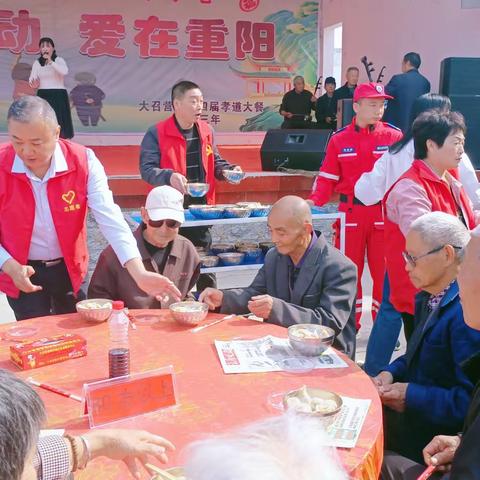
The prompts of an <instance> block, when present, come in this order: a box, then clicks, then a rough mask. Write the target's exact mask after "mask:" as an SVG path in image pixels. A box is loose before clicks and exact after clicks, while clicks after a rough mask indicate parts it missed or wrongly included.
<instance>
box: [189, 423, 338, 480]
mask: <svg viewBox="0 0 480 480" xmlns="http://www.w3.org/2000/svg"><path fill="white" fill-rule="evenodd" d="M306 439H308V440H307V441H306ZM326 443H327V440H326V436H325V432H324V431H323V430H322V428H321V426H320V428H319V423H318V421H316V419H315V418H312V417H308V416H301V415H292V414H287V415H283V416H281V417H273V418H269V419H267V420H262V421H261V422H258V423H255V424H253V425H249V426H247V427H244V428H242V429H241V430H239V431H237V432H233V433H230V434H227V435H222V436H218V437H217V438H215V437H214V438H211V439H207V440H203V441H200V442H197V443H194V444H192V445H191V446H190V447H189V449H188V450H187V454H186V455H185V456H186V458H187V461H186V465H185V473H186V476H187V478H189V479H191V480H226V479H228V480H319V479H321V480H346V479H347V478H348V475H347V473H346V472H345V470H344V469H343V467H342V466H341V465H340V463H339V461H338V456H337V455H335V453H334V451H333V449H330V448H328V447H325V444H326Z"/></svg>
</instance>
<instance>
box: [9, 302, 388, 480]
mask: <svg viewBox="0 0 480 480" xmlns="http://www.w3.org/2000/svg"><path fill="white" fill-rule="evenodd" d="M130 312H131V314H132V316H133V318H140V316H141V315H142V314H145V315H149V316H155V317H156V318H155V319H154V320H156V322H155V323H153V324H149V325H140V324H139V323H137V324H136V328H134V329H133V328H131V329H130V330H129V341H130V359H131V360H130V361H131V369H130V371H131V373H140V372H146V371H151V370H156V369H159V368H161V367H165V366H169V365H172V366H173V370H174V373H175V383H176V388H177V405H176V406H174V407H171V408H168V409H165V410H159V411H157V412H152V413H147V414H144V415H141V416H137V417H134V418H130V419H126V420H123V421H122V422H120V423H118V424H116V425H115V426H117V427H119V428H140V429H145V430H148V431H151V432H153V433H156V434H159V435H162V436H163V437H165V438H168V439H169V440H170V441H172V442H173V443H174V444H175V445H176V451H175V452H173V453H170V454H169V464H168V466H167V467H165V468H168V467H173V466H177V465H181V464H182V461H183V460H184V453H183V454H182V450H183V449H184V447H186V446H187V445H188V444H189V443H191V442H192V441H195V440H199V439H202V438H205V437H206V436H208V435H215V434H220V433H225V432H228V431H232V430H233V429H235V428H238V427H240V426H244V425H246V424H249V423H252V422H255V421H259V420H261V419H265V418H267V417H272V416H275V415H280V414H281V413H280V412H279V411H278V410H276V409H275V408H273V407H272V401H271V398H272V394H276V393H277V394H278V393H282V392H288V391H291V390H295V389H298V388H301V387H302V386H303V385H306V386H308V387H314V388H322V389H325V390H330V391H334V392H336V393H337V394H339V395H343V396H348V397H353V398H361V399H369V400H371V404H370V408H369V411H368V414H367V417H366V420H365V423H364V425H363V428H362V430H361V433H360V436H359V439H358V442H357V444H356V446H355V448H351V449H343V448H342V449H340V448H339V449H338V454H339V457H340V459H341V462H342V463H343V465H344V467H345V469H346V470H347V472H348V473H349V475H350V478H352V479H364V480H374V479H377V478H378V476H379V473H380V468H381V464H382V459H383V429H382V405H381V402H380V399H379V396H378V394H377V391H376V389H375V387H374V385H373V383H372V382H371V380H370V379H369V377H368V376H367V375H366V374H365V373H364V372H363V371H362V370H361V369H360V368H359V367H358V366H357V365H356V364H355V363H354V362H352V361H351V360H350V359H348V358H347V357H346V356H344V355H342V354H340V355H341V357H342V359H343V360H345V361H346V362H347V364H348V368H335V369H315V370H312V371H310V372H306V373H294V374H292V373H287V372H269V373H248V374H247V373H243V374H228V375H227V374H225V373H224V372H223V369H222V366H221V364H220V361H219V358H218V355H217V351H216V348H215V345H214V341H215V340H224V341H226V340H231V339H233V338H249V339H253V338H259V337H263V336H265V335H273V336H276V337H282V338H286V337H287V330H286V329H285V328H284V327H280V326H277V325H272V324H270V323H261V322H255V321H251V320H247V319H245V318H242V317H233V318H229V319H225V320H224V321H222V322H220V323H217V324H216V325H212V326H209V327H208V328H205V329H203V330H201V331H198V332H192V327H186V326H182V325H179V324H178V323H176V322H175V320H174V319H173V318H172V316H171V314H170V312H169V311H168V310H148V311H141V310H133V311H132V310H131V311H130ZM221 318H223V316H222V315H219V314H209V315H208V317H207V319H206V320H204V322H202V323H205V324H206V323H209V322H212V321H214V320H216V319H221ZM150 320H152V319H150ZM16 325H17V326H22V327H30V326H31V327H34V329H36V332H35V334H34V337H33V338H32V339H37V338H42V337H48V336H51V335H57V334H61V333H75V334H78V335H81V336H82V337H83V338H85V339H86V341H87V356H85V357H82V358H77V359H72V360H68V361H65V362H62V363H57V364H54V365H49V366H46V367H41V368H36V369H33V370H20V369H19V368H18V367H16V366H15V365H14V364H13V363H12V362H11V360H10V346H11V345H13V343H12V341H10V340H9V339H8V336H6V335H5V333H6V332H7V331H8V329H10V328H12V326H15V324H12V323H10V324H4V325H1V326H0V338H1V339H2V340H1V341H0V368H5V369H8V370H11V371H14V372H15V373H16V374H17V375H18V376H19V377H21V378H23V379H26V378H27V377H33V378H34V379H35V380H36V381H39V382H42V383H46V384H50V385H52V386H55V387H60V388H62V389H64V390H66V391H68V392H71V393H74V394H76V395H83V385H84V384H85V383H90V382H96V381H99V380H103V379H107V378H108V350H109V333H108V324H107V322H104V323H90V322H87V321H85V320H83V319H81V318H80V316H79V315H78V314H68V315H56V316H49V317H42V318H35V319H31V320H24V321H22V322H19V323H17V324H16ZM33 388H36V387H33ZM37 391H38V393H39V394H40V396H41V398H42V399H43V401H44V403H45V405H46V409H47V414H48V420H47V425H45V428H52V429H65V430H66V431H68V432H69V433H72V434H80V433H82V432H85V431H87V430H88V429H89V423H88V417H87V416H85V415H84V412H83V405H82V404H81V403H80V402H77V401H75V400H72V399H70V398H66V397H62V396H60V395H58V394H55V393H53V392H50V391H46V390H44V389H38V390H37ZM306 441H308V439H306ZM75 478H77V479H81V480H87V479H88V480H90V479H92V480H93V479H99V478H101V479H102V480H110V479H128V478H130V477H129V475H128V473H127V469H126V467H125V465H124V464H123V463H122V462H115V461H111V460H109V459H107V458H104V457H101V458H97V459H95V460H93V461H92V462H90V463H89V465H88V467H87V468H86V469H85V470H83V471H80V472H78V473H76V474H75Z"/></svg>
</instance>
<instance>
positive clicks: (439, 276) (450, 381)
mask: <svg viewBox="0 0 480 480" xmlns="http://www.w3.org/2000/svg"><path fill="white" fill-rule="evenodd" d="M469 239H470V234H469V232H468V230H467V229H466V227H465V226H464V225H463V223H462V222H461V221H460V220H459V219H458V218H456V217H454V216H453V215H449V214H447V213H444V212H432V213H428V214H425V215H422V216H421V217H419V218H418V219H417V220H415V221H414V222H413V223H412V225H411V227H410V231H409V232H408V234H407V238H406V251H405V252H404V258H405V261H406V269H407V271H408V274H409V277H410V279H411V281H412V282H413V284H414V285H415V287H417V288H418V289H420V290H422V292H420V293H419V294H418V295H417V297H416V308H415V325H416V326H415V330H414V332H413V335H412V337H411V338H410V341H409V343H408V346H407V351H406V353H405V355H403V356H402V357H400V358H398V359H397V360H395V361H394V362H393V363H392V364H390V366H389V367H387V369H386V370H385V371H383V372H381V373H380V374H379V375H377V376H376V377H375V378H374V382H375V384H376V385H377V387H378V391H379V394H380V397H381V399H382V403H383V405H384V414H385V416H384V418H385V433H386V442H385V444H386V448H387V449H388V450H392V451H394V452H396V453H399V454H401V455H404V456H406V457H408V458H410V459H411V460H414V461H417V462H419V461H421V460H422V449H423V447H424V446H425V445H426V444H427V443H428V441H429V440H430V439H431V438H432V437H433V436H435V435H437V434H440V433H443V434H454V433H456V432H458V431H460V430H461V428H462V423H463V421H464V419H465V415H466V413H467V409H468V405H469V402H470V397H471V394H472V391H473V383H472V381H471V380H470V379H469V378H468V377H467V375H466V374H465V373H463V372H462V370H461V365H462V363H463V362H465V361H466V360H467V359H468V358H469V357H471V356H472V355H473V354H474V353H477V352H478V351H479V349H480V332H477V331H475V330H473V329H472V328H470V327H469V326H467V325H466V324H465V322H464V319H463V312H462V306H461V304H460V297H459V294H458V285H457V282H456V278H457V275H458V271H459V266H460V263H461V260H462V257H463V252H464V249H465V247H466V246H467V244H468V241H469Z"/></svg>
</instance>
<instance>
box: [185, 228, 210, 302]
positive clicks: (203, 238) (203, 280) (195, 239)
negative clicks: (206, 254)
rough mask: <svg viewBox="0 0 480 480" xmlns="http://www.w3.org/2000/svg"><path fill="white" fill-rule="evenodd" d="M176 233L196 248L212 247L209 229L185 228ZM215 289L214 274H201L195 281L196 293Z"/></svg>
mask: <svg viewBox="0 0 480 480" xmlns="http://www.w3.org/2000/svg"><path fill="white" fill-rule="evenodd" d="M178 233H179V234H180V235H182V236H183V237H185V238H188V239H189V240H190V241H191V242H192V243H193V244H194V245H195V246H196V247H204V248H206V249H207V250H210V247H211V246H212V234H211V233H210V227H187V228H181V229H180V230H179V231H178ZM208 287H211V288H217V278H216V277H215V274H214V273H202V274H201V275H200V276H199V277H198V280H197V292H198V293H200V292H202V291H203V290H205V289H206V288H208Z"/></svg>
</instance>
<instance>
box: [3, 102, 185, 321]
mask: <svg viewBox="0 0 480 480" xmlns="http://www.w3.org/2000/svg"><path fill="white" fill-rule="evenodd" d="M7 121H8V133H9V136H10V139H11V143H8V144H4V145H1V146H0V211H1V212H2V213H1V221H0V268H1V270H2V273H0V291H3V292H5V293H6V294H7V299H8V303H9V304H10V306H11V307H12V309H13V311H14V313H15V316H16V318H17V320H23V319H26V318H31V317H38V316H44V315H49V314H51V313H68V312H73V311H75V303H76V301H77V300H79V299H82V298H85V294H84V293H83V292H82V290H81V284H82V282H83V280H84V278H85V275H86V272H87V266H88V250H87V243H86V236H87V229H86V222H85V219H86V215H87V208H90V209H91V210H92V212H93V215H94V216H95V219H96V220H97V222H98V224H99V225H100V228H101V230H102V232H103V234H104V235H105V237H106V238H107V240H108V241H109V242H110V243H111V244H112V247H113V248H114V250H115V253H116V255H117V256H118V258H119V261H120V263H121V264H122V265H123V266H124V267H125V268H126V269H127V270H128V272H129V273H130V275H131V276H132V278H133V279H134V280H135V282H136V284H137V285H138V287H139V288H141V289H142V290H144V291H145V292H147V293H149V294H151V295H154V296H157V295H169V296H173V297H180V292H179V291H178V289H177V288H176V287H175V285H174V284H173V283H172V282H171V281H170V280H168V279H167V278H165V277H163V276H161V275H159V274H158V273H154V272H147V271H146V270H145V268H144V266H143V263H142V261H141V258H140V253H139V251H138V248H137V245H136V242H135V239H134V238H133V235H132V233H131V231H130V229H129V227H128V225H127V224H126V222H125V220H124V219H123V216H122V213H121V211H120V209H119V208H118V206H117V205H115V204H114V202H113V198H112V192H111V191H110V190H109V188H108V183H107V177H106V175H105V172H104V170H103V167H102V165H101V164H100V162H99V161H98V159H97V158H96V157H95V154H94V153H93V152H92V151H91V150H90V149H87V148H85V147H83V146H81V145H78V144H75V143H72V142H69V141H65V140H61V139H59V132H60V127H59V125H58V122H57V119H56V116H55V112H54V111H53V109H52V108H51V107H50V105H49V104H48V103H47V102H46V101H45V100H42V99H41V98H39V97H31V96H24V97H22V98H20V99H18V100H16V101H15V102H14V103H13V104H12V105H11V106H10V108H9V110H8V115H7Z"/></svg>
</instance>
